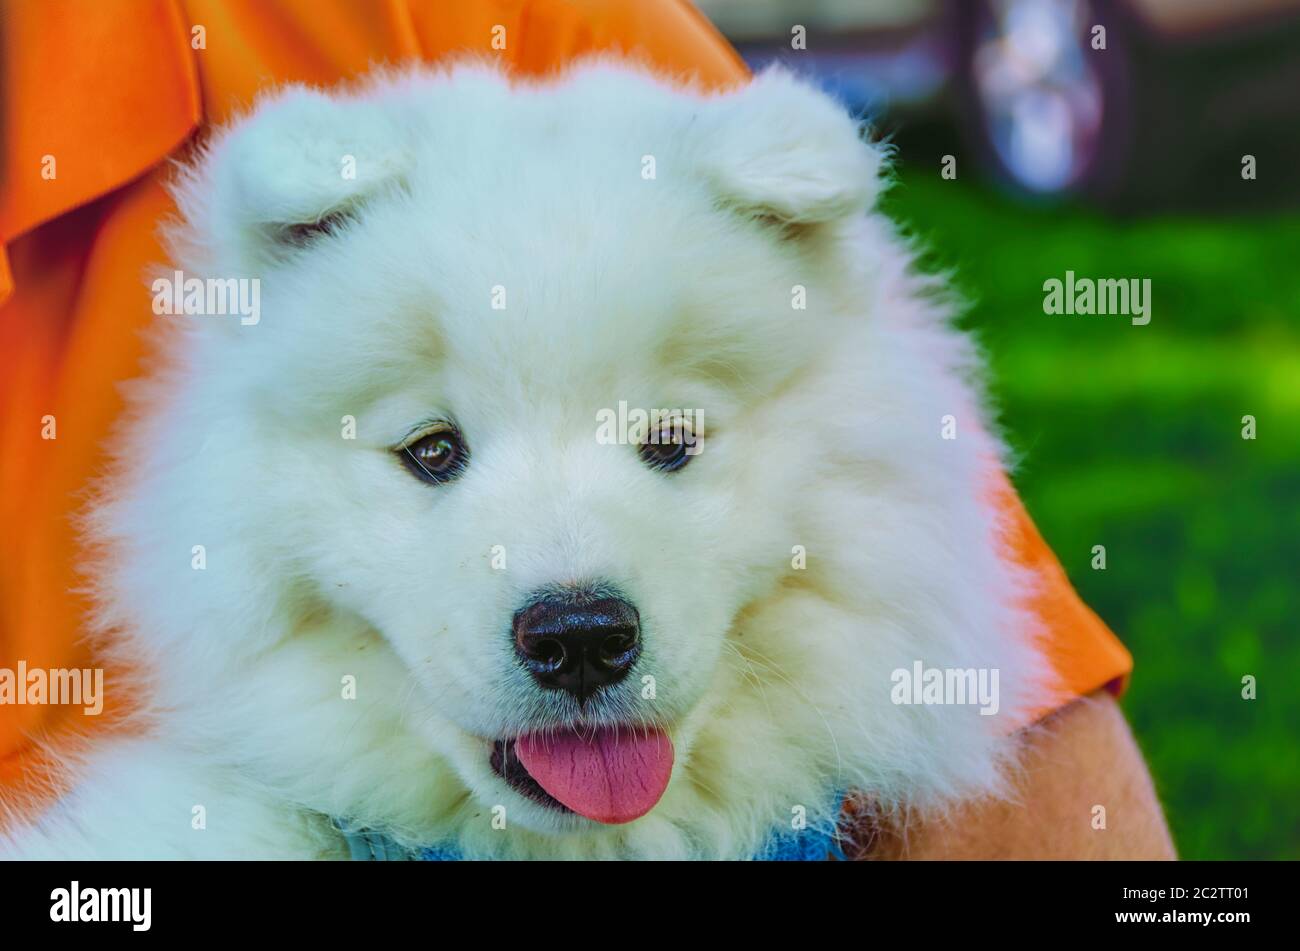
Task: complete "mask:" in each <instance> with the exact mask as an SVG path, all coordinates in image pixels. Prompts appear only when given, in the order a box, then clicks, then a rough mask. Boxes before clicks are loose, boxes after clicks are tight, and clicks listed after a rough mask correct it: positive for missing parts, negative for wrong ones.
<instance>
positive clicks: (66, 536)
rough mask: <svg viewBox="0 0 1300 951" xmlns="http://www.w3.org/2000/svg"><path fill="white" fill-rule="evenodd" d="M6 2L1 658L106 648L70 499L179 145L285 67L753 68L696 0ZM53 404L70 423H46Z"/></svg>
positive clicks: (1004, 500)
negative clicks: (466, 57)
mask: <svg viewBox="0 0 1300 951" xmlns="http://www.w3.org/2000/svg"><path fill="white" fill-rule="evenodd" d="M0 3H3V12H4V22H3V23H0V116H3V118H4V122H3V130H2V131H3V141H2V142H0V405H3V407H4V412H3V415H0V526H3V532H4V535H5V542H4V557H3V559H0V667H9V668H14V667H16V666H17V663H18V661H19V660H20V659H21V660H25V661H26V663H27V665H28V667H29V668H35V667H42V668H51V667H83V666H89V665H90V658H89V652H88V648H87V647H86V645H84V644H83V643H82V642H81V641H80V638H79V632H80V630H81V618H82V615H83V614H84V613H85V612H86V611H87V610H88V609H89V605H88V603H87V602H86V601H85V600H84V599H83V598H82V597H81V596H80V595H77V594H75V593H74V589H75V588H76V587H77V586H78V585H79V583H80V582H79V579H78V578H77V576H76V573H75V570H74V569H75V564H76V560H77V547H76V541H75V533H74V530H73V527H72V525H71V523H70V521H69V515H70V513H71V512H72V511H73V510H74V509H75V507H76V503H77V498H78V493H79V492H80V491H81V490H82V489H83V488H84V487H85V486H86V484H87V482H88V481H89V480H90V479H91V477H92V476H93V475H94V474H95V473H96V472H97V471H99V470H100V468H101V466H102V463H103V456H102V450H101V448H100V447H102V446H103V445H104V444H105V442H106V440H107V439H108V438H109V434H110V427H111V423H112V422H113V419H114V417H115V416H116V415H117V413H118V410H119V408H120V401H119V397H118V393H117V388H116V385H117V384H118V383H119V382H120V381H122V380H125V379H129V378H131V377H133V376H136V375H137V374H138V372H139V366H140V360H141V357H142V356H143V355H144V354H143V347H142V344H141V340H140V338H141V335H140V333H139V331H140V330H141V329H142V328H143V327H144V326H145V324H146V322H147V320H148V319H149V317H150V315H151V313H152V312H151V310H150V308H149V306H148V303H147V301H148V297H147V295H148V291H147V288H146V285H145V282H144V280H143V274H144V273H145V269H146V267H147V266H148V265H150V264H153V263H156V262H158V261H161V260H164V257H165V256H164V254H163V252H162V250H161V248H160V247H159V245H158V243H157V240H156V238H155V223H156V222H157V220H158V218H159V217H160V216H162V215H164V214H166V213H168V212H169V211H170V210H171V203H170V201H169V199H168V198H167V196H166V194H165V193H164V191H163V189H162V187H161V185H160V179H161V175H162V174H164V170H163V169H162V166H161V163H162V162H163V160H164V159H165V158H166V157H167V156H168V155H169V154H171V153H173V152H174V151H175V150H177V149H178V147H180V146H182V145H183V144H184V143H185V142H186V141H187V140H188V139H189V138H190V137H191V136H192V135H193V133H194V132H195V131H196V130H197V129H198V128H199V127H200V126H201V125H203V124H205V123H213V122H221V121H223V120H225V119H227V118H228V117H230V116H231V114H232V112H233V111H235V110H236V109H238V108H240V107H242V106H245V105H247V104H249V103H250V102H251V101H252V99H253V98H254V96H255V95H256V93H257V92H258V90H260V89H263V88H265V87H267V86H269V85H271V84H273V83H277V82H282V81H288V80H299V81H304V82H309V83H315V84H320V85H328V84H331V83H333V82H335V81H337V80H339V79H342V78H345V77H351V76H356V75H358V74H361V73H363V72H365V71H366V69H367V68H368V67H369V66H370V65H371V64H373V63H380V62H390V63H391V62H397V61H400V60H407V59H423V60H435V59H438V58H440V57H443V56H446V55H448V54H452V53H457V52H475V53H478V54H483V55H489V56H494V57H499V58H500V59H501V60H503V61H504V63H505V64H506V65H507V67H508V68H509V69H510V70H512V71H513V72H515V73H516V74H520V75H541V74H545V73H547V72H548V71H551V70H553V69H555V68H557V67H559V66H562V65H563V64H565V63H566V62H568V61H570V60H572V59H573V58H575V57H577V56H580V55H582V54H586V53H590V52H595V51H622V52H625V53H627V54H630V55H633V56H636V57H637V58H639V59H641V60H642V61H645V62H648V63H650V64H651V65H652V66H654V67H655V68H656V69H657V70H658V71H660V72H662V73H665V74H668V75H692V76H695V77H697V78H698V79H700V80H702V81H703V82H705V83H707V84H710V85H713V86H726V85H729V84H734V83H741V82H744V81H745V80H746V79H747V77H748V71H747V70H746V68H745V66H744V64H743V63H742V62H741V60H740V59H739V57H738V56H737V55H736V53H735V52H734V51H733V50H732V49H731V47H730V46H729V45H728V44H727V43H726V41H725V40H723V39H722V38H721V37H720V36H719V35H718V34H717V33H716V32H715V31H714V29H713V28H712V27H711V26H710V25H709V23H708V22H707V21H706V20H705V19H704V18H703V17H702V16H701V15H700V14H699V13H698V12H697V11H696V10H695V9H694V7H692V6H691V5H690V3H689V2H687V0H657V2H653V3H651V2H645V0H479V2H437V3H433V2H417V0H275V2H274V3H267V2H265V0H96V2H95V3H86V2H84V0H0ZM497 27H504V29H505V34H504V35H505V46H504V49H501V50H497V49H494V48H493V43H492V40H493V36H494V28H497ZM495 35H498V36H499V35H500V30H499V29H497V30H495ZM46 417H53V418H54V421H55V423H54V424H55V426H56V427H57V429H56V434H57V438H55V439H46V438H43V436H42V429H43V428H44V427H45V422H44V420H45V418H46ZM998 491H999V493H1000V498H1001V504H1003V505H1004V506H1006V509H1007V511H1008V513H1009V515H1010V516H1011V519H1010V521H1011V523H1012V525H1013V532H1012V538H1011V539H1010V541H1011V544H1012V547H1013V549H1014V551H1015V552H1016V554H1017V557H1019V558H1020V559H1021V560H1022V561H1023V562H1024V563H1025V564H1026V565H1028V566H1030V567H1031V568H1032V569H1033V570H1034V571H1035V572H1036V574H1037V575H1038V577H1039V579H1040V590H1039V592H1038V594H1037V595H1036V596H1035V599H1034V604H1033V608H1034V609H1035V610H1036V612H1037V613H1038V614H1039V616H1040V617H1041V618H1042V620H1043V622H1044V624H1045V626H1046V628H1047V631H1048V635H1049V636H1048V640H1047V643H1046V648H1047V650H1048V653H1049V656H1050V658H1051V661H1052V663H1053V665H1054V666H1055V668H1056V670H1057V671H1058V673H1059V674H1060V675H1061V678H1062V680H1063V681H1064V683H1065V685H1066V687H1067V688H1068V690H1069V691H1070V692H1071V694H1074V695H1082V694H1085V693H1089V692H1092V691H1093V690H1096V689H1098V688H1099V687H1101V686H1103V685H1111V686H1113V687H1114V688H1115V689H1118V685H1119V684H1121V683H1122V681H1123V678H1124V677H1126V676H1127V674H1128V672H1129V670H1130V668H1131V663H1132V662H1131V658H1130V657H1129V655H1128V652H1127V651H1125V649H1124V647H1123V646H1122V645H1121V644H1120V643H1119V641H1118V640H1117V639H1116V638H1115V637H1114V635H1113V634H1111V632H1110V631H1109V630H1107V628H1106V626H1105V625H1104V624H1103V623H1102V622H1101V621H1100V620H1099V619H1098V618H1097V617H1096V615H1094V614H1093V613H1092V612H1091V611H1089V610H1088V608H1087V607H1086V606H1084V604H1083V603H1082V602H1081V601H1080V600H1079V598H1078V596H1077V595H1076V594H1075V592H1074V590H1073V589H1072V588H1071V587H1070V584H1069V582H1068V580H1067V579H1066V578H1065V575H1064V573H1063V572H1062V570H1061V568H1060V565H1059V564H1058V563H1057V561H1056V559H1055V558H1054V557H1053V555H1052V553H1051V551H1050V550H1049V549H1048V548H1047V546H1046V544H1045V543H1044V542H1043V540H1042V538H1041V537H1040V536H1039V534H1038V532H1037V531H1036V530H1035V528H1034V526H1033V523H1032V522H1031V521H1030V520H1029V517H1028V515H1027V514H1026V513H1025V512H1024V509H1023V507H1022V506H1021V504H1020V501H1019V499H1018V498H1017V497H1016V494H1015V491H1014V490H1013V489H1011V488H1010V485H1009V483H1008V484H1005V485H1004V486H1001V487H1000V488H999V490H998ZM110 673H111V672H110ZM112 700H113V696H112V694H111V692H110V695H109V697H108V701H109V706H110V707H112V705H113V704H112ZM75 709H76V708H63V707H52V706H0V785H3V784H5V783H9V784H11V788H15V787H14V786H13V784H16V783H18V784H20V783H21V782H22V780H23V779H24V778H27V779H28V780H30V779H31V777H33V775H34V773H35V770H34V766H35V765H37V763H38V761H39V760H38V755H37V754H36V753H35V752H34V750H33V748H32V745H31V739H32V738H33V737H39V736H41V735H44V734H47V733H51V732H54V731H56V730H57V729H58V728H59V727H60V726H61V725H62V721H63V720H64V719H65V718H66V717H67V716H68V714H69V712H70V711H72V710H75ZM119 709H120V708H119ZM27 785H28V786H30V785H31V782H30V781H29V782H28V783H27Z"/></svg>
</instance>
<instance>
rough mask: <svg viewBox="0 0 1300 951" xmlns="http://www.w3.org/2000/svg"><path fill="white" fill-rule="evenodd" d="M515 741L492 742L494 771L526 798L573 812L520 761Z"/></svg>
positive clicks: (556, 809)
mask: <svg viewBox="0 0 1300 951" xmlns="http://www.w3.org/2000/svg"><path fill="white" fill-rule="evenodd" d="M515 743H516V741H515V740H497V741H496V742H495V743H493V744H492V758H491V759H490V760H489V761H488V762H489V763H491V765H492V772H494V773H496V774H497V775H498V776H500V777H501V778H502V779H504V780H505V781H506V785H507V786H509V787H510V788H511V789H513V790H514V791H515V792H517V793H519V795H521V796H523V797H524V798H525V799H531V800H532V801H533V802H535V803H538V804H539V805H542V806H547V807H548V808H551V809H554V810H555V811H556V812H567V813H572V812H573V810H572V809H570V808H569V807H568V806H566V805H565V804H564V803H562V802H560V800H558V799H556V798H555V797H554V796H552V795H551V794H550V793H548V792H547V791H546V790H545V789H543V788H542V784H541V783H539V782H538V781H537V780H535V779H533V774H532V773H530V772H528V769H527V767H525V766H524V764H523V763H521V762H519V757H518V756H517V755H516V754H515Z"/></svg>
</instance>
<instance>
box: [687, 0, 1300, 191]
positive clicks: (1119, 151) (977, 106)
mask: <svg viewBox="0 0 1300 951" xmlns="http://www.w3.org/2000/svg"><path fill="white" fill-rule="evenodd" d="M699 3H700V6H701V8H702V9H703V10H704V11H705V12H706V13H707V14H708V15H709V16H710V17H711V18H712V19H713V20H714V22H715V23H716V24H717V25H718V27H719V28H720V29H721V30H722V31H723V33H725V34H726V35H727V36H728V38H730V39H731V40H732V41H733V42H735V43H736V44H737V45H738V47H739V48H740V50H741V53H742V54H743V55H744V56H745V58H746V59H747V60H748V61H749V62H750V63H751V65H753V66H755V67H761V66H763V65H765V64H767V63H769V62H772V61H774V60H778V61H781V62H784V63H787V64H788V65H790V66H791V68H793V69H796V70H797V71H799V72H801V73H805V74H811V75H813V76H815V77H817V78H818V79H819V80H821V81H822V82H823V83H824V84H825V85H826V87H827V88H828V89H830V90H831V91H832V92H834V93H835V94H836V95H838V96H839V97H840V98H841V99H843V100H844V101H845V102H846V103H847V104H848V105H849V106H850V107H852V108H856V109H860V110H862V111H863V112H864V113H866V114H867V115H870V116H872V117H873V118H875V119H876V120H877V121H878V122H879V123H880V124H881V125H882V126H883V128H885V129H886V130H891V131H893V132H894V133H895V134H897V135H899V136H901V137H902V140H903V141H904V142H905V143H906V144H907V145H908V146H909V149H908V151H909V152H910V153H912V156H913V158H915V157H916V155H915V152H916V151H920V150H928V149H926V148H925V147H926V145H927V144H928V145H930V146H934V147H936V148H943V145H944V143H942V141H937V142H936V141H935V140H934V139H926V137H925V136H924V135H922V134H920V133H922V132H925V131H930V132H933V131H934V130H933V129H932V128H930V127H929V126H928V125H927V123H929V122H932V121H933V120H934V119H936V118H941V119H946V120H947V121H948V123H949V127H950V128H952V129H955V130H956V132H957V133H958V135H959V136H960V142H961V143H962V144H964V145H965V149H964V150H963V151H964V153H965V154H967V155H974V156H976V157H978V159H979V162H980V165H981V167H982V168H983V169H984V170H986V171H987V172H988V173H989V174H991V175H993V176H994V177H995V178H996V179H997V180H998V181H999V182H1001V183H1002V184H1004V185H1006V186H1009V187H1010V188H1012V189H1013V190H1015V191H1017V192H1019V193H1022V194H1023V195H1026V196H1039V197H1046V198H1050V197H1053V196H1061V195H1067V194H1081V195H1082V196H1084V197H1087V198H1090V199H1092V200H1095V201H1098V202H1100V203H1102V204H1104V205H1105V206H1106V207H1108V208H1110V209H1111V210H1113V211H1135V212H1140V211H1149V210H1153V209H1161V208H1187V207H1216V208H1221V209H1224V210H1233V211H1237V210H1250V209H1254V208H1261V207H1272V208H1276V207H1277V206H1278V205H1279V204H1280V203H1286V204H1290V203H1300V175H1297V171H1298V170H1300V0H1231V2H1229V0H798V2H792V0H699ZM798 27H802V28H803V29H804V30H806V48H803V49H799V48H797V47H795V46H792V41H795V39H796V37H795V35H794V34H795V32H796V30H797V28H798ZM1099 27H1100V28H1103V29H1104V44H1105V45H1104V48H1095V44H1096V45H1100V43H1101V42H1102V36H1101V34H1099V33H1098V32H1097V28H1099ZM913 132H915V133H917V135H916V137H915V141H912V140H909V139H908V138H907V137H908V136H909V135H911V134H912V133H913ZM940 139H942V136H940ZM951 144H952V145H953V146H955V143H951ZM912 145H915V146H916V147H917V148H916V149H912V148H910V146H912ZM1246 155H1250V156H1253V157H1254V160H1255V169H1256V171H1255V174H1256V175H1257V178H1256V179H1254V180H1245V179H1243V178H1242V168H1243V157H1244V156H1246Z"/></svg>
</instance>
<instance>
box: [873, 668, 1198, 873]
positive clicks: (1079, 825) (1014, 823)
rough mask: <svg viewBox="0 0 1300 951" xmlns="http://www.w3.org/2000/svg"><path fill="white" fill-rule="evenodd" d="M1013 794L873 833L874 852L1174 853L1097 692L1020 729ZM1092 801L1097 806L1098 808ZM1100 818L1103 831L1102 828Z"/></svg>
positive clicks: (1128, 739) (1127, 738) (939, 855)
mask: <svg viewBox="0 0 1300 951" xmlns="http://www.w3.org/2000/svg"><path fill="white" fill-rule="evenodd" d="M1021 741H1022V742H1023V743H1024V745H1025V750H1024V757H1023V760H1022V763H1021V768H1020V771H1019V773H1018V775H1017V778H1016V782H1015V783H1014V795H1013V796H1012V797H1010V798H1009V799H1007V800H1004V801H997V802H982V803H977V804H973V805H969V806H965V807H962V808H961V809H958V810H956V811H954V812H953V813H952V814H951V815H949V816H946V817H944V818H942V819H939V818H931V819H926V818H924V817H913V818H912V819H910V820H909V821H908V822H906V823H905V824H904V823H897V824H893V825H889V826H886V827H883V828H876V829H874V830H870V835H869V836H863V839H864V844H865V840H866V839H867V838H868V837H869V838H870V840H871V841H870V842H869V844H867V854H865V855H863V856H862V857H863V858H873V859H1172V858H1175V857H1176V856H1175V854H1174V844H1173V841H1172V840H1171V839H1170V836H1169V829H1168V827H1167V826H1166V824H1165V818H1164V814H1163V812H1162V811H1161V809H1160V803H1159V801H1158V800H1157V799H1156V794H1155V789H1154V788H1153V786H1152V783H1151V776H1150V774H1149V773H1148V772H1147V767H1146V763H1145V762H1144V761H1143V758H1142V753H1141V752H1140V751H1139V750H1138V748H1137V744H1136V742H1134V739H1133V734H1132V732H1131V731H1130V730H1129V727H1128V723H1127V722H1126V721H1125V719H1124V715H1123V714H1122V713H1121V712H1120V709H1119V705H1118V704H1117V703H1116V702H1115V700H1114V699H1113V698H1112V697H1111V696H1110V695H1108V694H1106V693H1104V692H1101V693H1098V694H1094V695H1093V696H1091V697H1088V698H1086V699H1083V700H1079V701H1076V702H1075V703H1072V704H1070V705H1069V706H1067V707H1065V708H1063V709H1061V710H1059V711H1058V712H1056V713H1054V714H1053V715H1052V716H1050V717H1048V718H1047V719H1046V720H1044V721H1043V722H1042V723H1040V724H1039V725H1038V726H1036V727H1034V728H1032V729H1031V730H1027V731H1025V732H1024V733H1023V734H1022V735H1021ZM1097 807H1102V808H1103V809H1104V810H1105V812H1104V814H1102V813H1101V812H1099V810H1098V808H1097ZM1103 818H1104V828H1099V826H1101V825H1102V819H1103Z"/></svg>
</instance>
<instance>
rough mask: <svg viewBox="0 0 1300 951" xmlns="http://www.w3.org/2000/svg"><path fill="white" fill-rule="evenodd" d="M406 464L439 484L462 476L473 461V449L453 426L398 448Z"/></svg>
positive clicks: (418, 477)
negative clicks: (470, 451) (452, 428)
mask: <svg viewBox="0 0 1300 951" xmlns="http://www.w3.org/2000/svg"><path fill="white" fill-rule="evenodd" d="M397 452H398V454H399V455H400V456H401V457H402V462H404V463H405V464H406V468H408V469H410V470H411V473H412V474H413V475H414V476H415V477H416V478H417V479H423V480H424V481H425V482H429V483H432V484H434V485H437V484H439V483H442V482H450V481H451V480H452V479H455V478H456V477H458V476H459V475H460V474H461V472H463V471H464V469H465V464H466V462H468V461H469V451H468V450H467V449H466V448H465V442H464V440H462V439H461V437H460V433H458V432H456V431H455V430H451V429H440V430H438V431H437V432H432V433H429V434H428V435H427V436H421V437H420V438H419V439H417V440H416V441H415V442H413V443H411V444H410V445H408V446H403V447H402V448H401V449H399V450H397Z"/></svg>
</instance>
